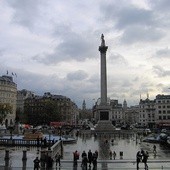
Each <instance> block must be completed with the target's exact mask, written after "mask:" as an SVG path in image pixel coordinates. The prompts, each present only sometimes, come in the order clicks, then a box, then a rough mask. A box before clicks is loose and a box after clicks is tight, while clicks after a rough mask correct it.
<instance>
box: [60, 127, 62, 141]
mask: <svg viewBox="0 0 170 170" xmlns="http://www.w3.org/2000/svg"><path fill="white" fill-rule="evenodd" d="M59 134H60V140H61V135H62V127H61V126H60V127H59Z"/></svg>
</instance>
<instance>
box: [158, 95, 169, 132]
mask: <svg viewBox="0 0 170 170" xmlns="http://www.w3.org/2000/svg"><path fill="white" fill-rule="evenodd" d="M155 109H156V125H157V126H160V127H161V128H168V129H170V95H163V94H162V95H160V94H158V95H157V96H156V99H155Z"/></svg>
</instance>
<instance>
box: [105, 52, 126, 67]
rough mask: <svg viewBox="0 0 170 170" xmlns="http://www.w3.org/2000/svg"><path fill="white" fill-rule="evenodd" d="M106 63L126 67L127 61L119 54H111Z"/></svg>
mask: <svg viewBox="0 0 170 170" xmlns="http://www.w3.org/2000/svg"><path fill="white" fill-rule="evenodd" d="M108 62H111V63H113V64H115V65H127V64H128V62H127V60H126V59H125V58H124V57H123V56H122V55H120V54H116V53H112V54H111V55H110V56H109V59H108Z"/></svg>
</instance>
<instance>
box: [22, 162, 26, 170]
mask: <svg viewBox="0 0 170 170" xmlns="http://www.w3.org/2000/svg"><path fill="white" fill-rule="evenodd" d="M26 169H27V160H22V170H26Z"/></svg>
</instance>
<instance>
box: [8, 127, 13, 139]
mask: <svg viewBox="0 0 170 170" xmlns="http://www.w3.org/2000/svg"><path fill="white" fill-rule="evenodd" d="M8 130H9V132H10V139H12V132H13V131H14V126H13V125H10V126H8Z"/></svg>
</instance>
